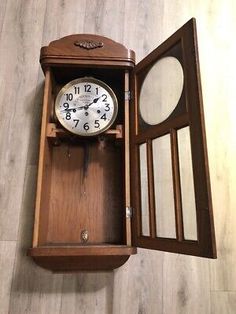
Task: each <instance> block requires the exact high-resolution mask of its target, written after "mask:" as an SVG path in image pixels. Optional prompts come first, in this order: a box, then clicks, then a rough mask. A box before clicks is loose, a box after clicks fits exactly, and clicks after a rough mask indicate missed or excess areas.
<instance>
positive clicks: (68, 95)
mask: <svg viewBox="0 0 236 314" xmlns="http://www.w3.org/2000/svg"><path fill="white" fill-rule="evenodd" d="M71 100H73V94H72V93H69V94H66V101H71Z"/></svg>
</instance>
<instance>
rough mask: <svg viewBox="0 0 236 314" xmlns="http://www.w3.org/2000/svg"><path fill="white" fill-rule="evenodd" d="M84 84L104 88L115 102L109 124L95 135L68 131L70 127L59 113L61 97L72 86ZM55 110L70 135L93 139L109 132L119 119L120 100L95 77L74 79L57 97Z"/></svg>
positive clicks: (107, 86) (108, 87)
mask: <svg viewBox="0 0 236 314" xmlns="http://www.w3.org/2000/svg"><path fill="white" fill-rule="evenodd" d="M83 82H86V83H93V84H97V85H99V86H101V87H103V88H104V89H105V90H106V91H107V92H108V93H109V95H110V97H111V99H112V101H113V105H114V112H113V116H112V118H111V120H110V122H109V123H108V124H107V126H106V127H104V128H103V129H101V130H98V131H97V132H93V133H81V132H74V131H73V130H71V129H68V127H67V126H66V125H65V124H64V121H63V119H62V118H61V116H60V112H59V104H60V100H61V97H62V96H63V94H65V92H66V91H67V90H68V89H69V88H70V87H72V86H74V85H76V84H78V83H83ZM54 110H55V115H56V118H57V120H58V121H59V123H60V124H61V125H62V126H63V127H64V128H65V129H66V130H67V131H68V132H70V133H72V134H74V135H77V136H82V137H92V136H96V135H99V134H102V133H104V132H105V131H107V130H108V129H109V128H110V127H111V126H112V124H113V123H114V122H115V120H116V118H117V114H118V100H117V97H116V95H115V93H114V91H113V90H112V88H111V87H110V86H109V85H107V84H106V83H105V82H103V81H101V80H99V79H96V78H94V77H90V76H85V77H81V78H77V79H74V80H72V81H70V82H68V83H67V84H66V85H64V86H63V87H62V88H61V89H60V91H59V93H58V94H57V97H56V100H55V105H54Z"/></svg>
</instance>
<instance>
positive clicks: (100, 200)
mask: <svg viewBox="0 0 236 314" xmlns="http://www.w3.org/2000/svg"><path fill="white" fill-rule="evenodd" d="M114 71H116V73H115V74H116V75H114ZM84 76H90V77H94V78H97V79H100V80H102V81H104V82H105V83H107V84H108V85H109V86H110V87H111V88H112V89H113V91H114V92H115V94H116V96H117V99H118V104H119V111H118V116H117V119H116V121H115V122H114V125H113V126H112V127H111V129H110V130H108V131H106V132H105V133H104V134H102V135H100V136H96V137H89V138H87V137H86V138H82V137H78V136H75V135H72V134H70V133H69V132H68V131H66V130H65V129H63V127H62V126H61V125H60V124H59V122H58V121H57V120H56V118H55V115H54V101H55V98H56V95H57V93H58V92H59V90H60V89H61V88H62V87H63V86H64V85H65V84H66V83H68V82H69V81H71V80H73V79H76V78H79V77H84ZM114 77H115V79H114ZM59 78H60V79H59ZM124 84H125V76H124V71H121V70H113V73H111V71H110V70H109V69H107V70H104V69H103V70H101V71H100V70H99V69H95V70H93V69H88V68H82V69H81V68H78V69H77V68H73V69H69V68H68V67H67V68H66V67H65V68H63V67H55V68H53V69H52V71H51V70H48V71H46V81H45V96H44V97H45V98H44V112H43V120H42V123H43V124H45V127H44V126H42V132H44V131H43V130H45V134H44V135H43V134H41V141H43V143H41V147H43V149H42V152H41V157H40V158H41V163H40V164H41V167H42V176H41V177H40V176H39V179H38V180H39V181H41V182H38V185H40V186H41V192H40V193H37V194H39V196H38V200H37V203H38V204H37V205H38V206H39V207H40V210H39V212H40V215H39V228H38V229H39V233H38V245H39V246H55V245H56V246H58V245H59V246H60V245H61V246H63V245H68V244H69V245H72V246H78V245H88V246H89V245H113V244H115V245H116V244H119V245H126V244H127V236H128V235H127V233H126V228H125V218H124V217H125V179H124V178H125V162H124V159H125V154H124V134H125V132H124V119H125V118H124V94H123V93H122V94H121V93H120V92H119V91H122V90H124ZM41 226H42V228H44V230H41V229H40V228H41ZM83 232H86V233H87V235H88V239H87V241H85V240H84V239H83V237H82V234H83Z"/></svg>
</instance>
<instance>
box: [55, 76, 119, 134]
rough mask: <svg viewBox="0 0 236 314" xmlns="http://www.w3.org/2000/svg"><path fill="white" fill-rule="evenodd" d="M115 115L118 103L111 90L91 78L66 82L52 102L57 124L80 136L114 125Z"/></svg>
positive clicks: (97, 132)
mask: <svg viewBox="0 0 236 314" xmlns="http://www.w3.org/2000/svg"><path fill="white" fill-rule="evenodd" d="M117 112H118V102H117V98H116V95H115V93H114V92H113V90H112V89H111V88H110V87H109V86H108V85H107V84H106V83H104V82H102V81H100V80H98V79H95V78H91V77H84V78H79V79H76V80H73V81H70V82H69V83H68V84H66V85H65V86H64V87H63V88H62V89H61V90H60V92H59V93H58V95H57V98H56V102H55V113H56V116H57V118H58V120H59V122H60V123H61V124H62V126H63V127H64V128H65V129H67V130H68V131H70V132H72V133H74V134H77V135H80V136H93V135H97V134H100V133H102V132H104V131H105V130H107V129H108V128H109V127H110V126H111V125H112V124H113V122H114V121H115V119H116V116H117Z"/></svg>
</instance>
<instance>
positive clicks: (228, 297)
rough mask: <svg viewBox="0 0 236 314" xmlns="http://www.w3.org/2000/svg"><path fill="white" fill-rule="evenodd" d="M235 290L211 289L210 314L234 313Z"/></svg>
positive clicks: (235, 307)
mask: <svg viewBox="0 0 236 314" xmlns="http://www.w3.org/2000/svg"><path fill="white" fill-rule="evenodd" d="M235 311H236V292H235V291H234V292H232V291H212V292H211V314H221V313H224V314H235Z"/></svg>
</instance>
